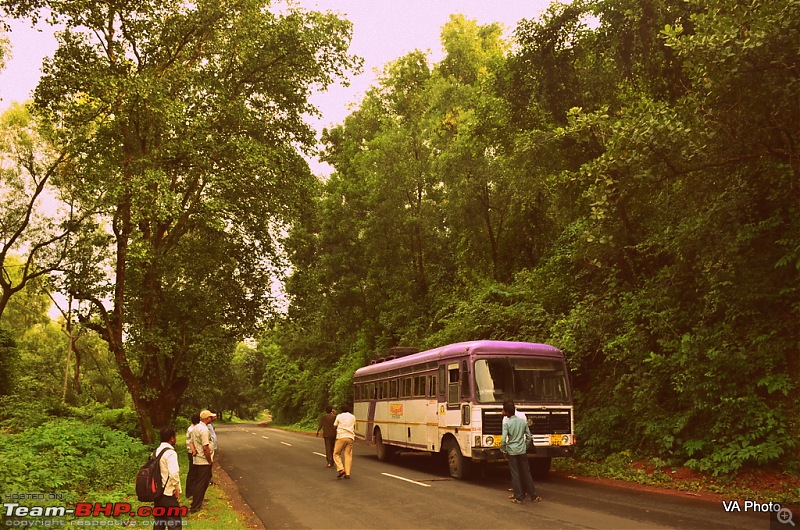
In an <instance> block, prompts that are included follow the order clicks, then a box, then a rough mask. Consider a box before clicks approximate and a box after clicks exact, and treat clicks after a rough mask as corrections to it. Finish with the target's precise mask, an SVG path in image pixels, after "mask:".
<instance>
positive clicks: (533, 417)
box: [353, 340, 576, 479]
mask: <svg viewBox="0 0 800 530" xmlns="http://www.w3.org/2000/svg"><path fill="white" fill-rule="evenodd" d="M353 385H354V389H353V390H354V404H355V406H354V414H355V416H356V419H357V423H356V436H358V437H359V438H360V439H362V440H367V441H374V443H375V447H376V450H377V453H378V459H380V460H382V461H385V460H389V459H391V458H392V457H393V456H394V455H395V454H397V452H399V451H409V450H415V451H429V452H431V453H433V454H442V455H444V456H446V458H447V462H448V466H449V469H450V475H451V476H452V477H454V478H457V479H462V478H467V477H468V476H469V474H470V470H471V468H472V464H473V463H480V462H502V461H504V459H503V456H502V454H501V453H500V438H501V434H502V423H503V413H502V404H503V401H505V400H512V401H514V403H515V405H516V407H517V410H518V411H522V412H524V413H525V415H526V416H527V418H528V425H529V426H530V430H531V434H532V435H533V446H532V447H531V448H529V449H528V455H529V457H530V458H531V471H532V472H533V473H534V474H535V475H538V476H542V475H546V474H547V472H548V471H549V469H550V462H551V459H552V457H555V456H571V455H572V452H573V449H574V447H575V441H576V440H575V435H574V432H575V431H574V417H573V405H572V392H571V389H570V385H569V377H568V374H567V366H566V363H565V360H564V354H563V353H562V352H561V351H560V350H559V349H558V348H555V347H553V346H548V345H546V344H534V343H530V342H506V341H492V340H480V341H473V342H462V343H458V344H449V345H447V346H442V347H440V348H434V349H432V350H428V351H424V352H419V353H413V354H410V355H407V356H403V357H398V358H389V359H387V360H381V361H378V362H374V363H373V364H370V365H369V366H365V367H363V368H359V369H358V370H356V372H355V374H354V377H353Z"/></svg>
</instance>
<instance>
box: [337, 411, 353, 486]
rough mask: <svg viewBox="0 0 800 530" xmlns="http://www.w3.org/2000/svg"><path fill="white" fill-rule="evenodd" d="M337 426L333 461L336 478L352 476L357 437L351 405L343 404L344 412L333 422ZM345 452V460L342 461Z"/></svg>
mask: <svg viewBox="0 0 800 530" xmlns="http://www.w3.org/2000/svg"><path fill="white" fill-rule="evenodd" d="M333 424H334V426H336V445H335V446H334V448H333V461H334V463H335V464H336V471H337V472H338V473H337V475H336V478H342V477H344V478H350V468H351V467H352V465H353V442H354V441H355V439H356V417H355V416H353V415H352V414H350V407H349V406H348V405H342V412H341V413H340V414H339V415H337V416H336V420H334V422H333ZM342 453H344V462H342Z"/></svg>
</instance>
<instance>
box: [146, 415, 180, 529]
mask: <svg viewBox="0 0 800 530" xmlns="http://www.w3.org/2000/svg"><path fill="white" fill-rule="evenodd" d="M159 436H160V439H161V445H159V446H158V449H156V454H159V453H161V452H162V451H164V452H163V453H162V454H161V460H160V461H159V463H158V464H159V467H160V469H161V483H162V484H163V485H164V492H163V493H162V494H161V495H159V496H158V497H157V498H156V500H155V501H154V502H153V519H155V521H154V522H153V526H154V527H164V528H182V527H183V526H182V525H183V523H182V522H181V512H182V511H183V509H182V508H181V506H180V503H179V501H180V497H181V476H180V469H179V468H178V453H177V452H175V429H173V428H172V427H165V428H164V429H161V432H160V433H159Z"/></svg>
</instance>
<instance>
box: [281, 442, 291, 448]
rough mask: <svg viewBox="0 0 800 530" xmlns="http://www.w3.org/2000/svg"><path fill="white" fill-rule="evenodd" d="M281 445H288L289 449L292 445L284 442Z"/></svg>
mask: <svg viewBox="0 0 800 530" xmlns="http://www.w3.org/2000/svg"><path fill="white" fill-rule="evenodd" d="M281 443H282V444H283V445H288V446H289V447H291V446H292V444H290V443H286V442H281Z"/></svg>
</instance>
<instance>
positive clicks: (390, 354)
mask: <svg viewBox="0 0 800 530" xmlns="http://www.w3.org/2000/svg"><path fill="white" fill-rule="evenodd" d="M412 353H419V348H414V347H413V346H395V347H393V348H389V349H388V350H387V352H386V355H384V356H383V357H380V358H378V359H373V360H371V361H370V362H369V364H378V363H385V362H386V361H393V360H395V359H397V358H398V357H405V356H406V355H411V354H412ZM379 354H380V352H375V355H379Z"/></svg>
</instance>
